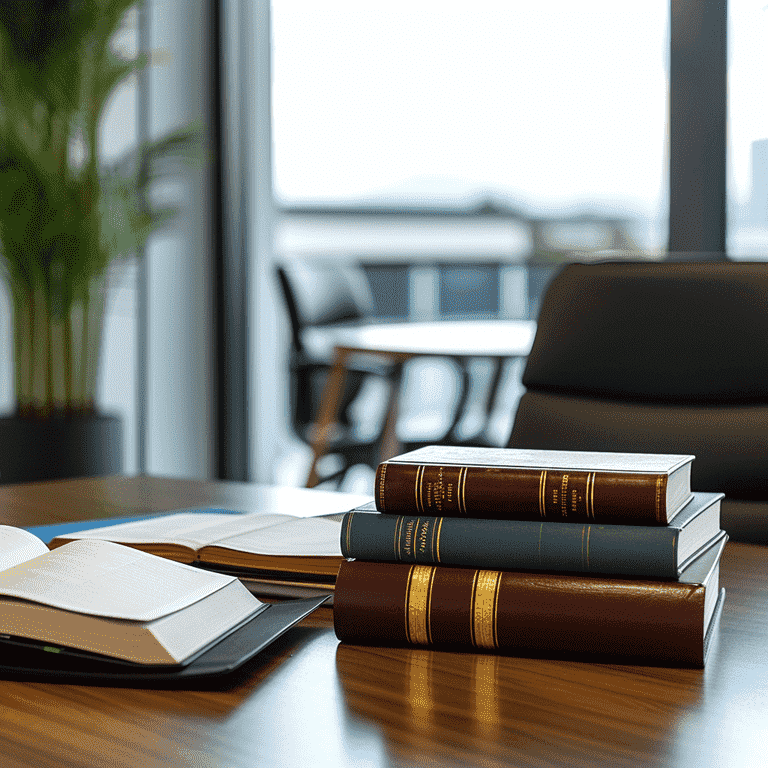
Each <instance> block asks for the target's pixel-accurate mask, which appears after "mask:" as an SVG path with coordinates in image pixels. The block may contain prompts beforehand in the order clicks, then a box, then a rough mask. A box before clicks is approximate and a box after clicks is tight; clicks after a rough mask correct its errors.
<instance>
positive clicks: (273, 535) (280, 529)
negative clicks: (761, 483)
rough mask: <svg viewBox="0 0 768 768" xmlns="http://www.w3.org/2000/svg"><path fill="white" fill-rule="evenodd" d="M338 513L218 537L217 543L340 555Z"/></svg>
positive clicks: (275, 552) (238, 547) (261, 552)
mask: <svg viewBox="0 0 768 768" xmlns="http://www.w3.org/2000/svg"><path fill="white" fill-rule="evenodd" d="M341 517H343V515H342V516H339V515H334V516H333V518H336V519H333V518H332V517H304V518H300V519H298V520H292V521H291V522H288V523H284V524H283V525H278V526H274V527H270V528H266V529H263V530H260V531H256V532H254V533H252V534H251V533H243V534H241V535H239V536H233V537H232V538H229V539H224V540H223V541H217V542H216V546H217V547H226V548H227V549H232V550H235V551H237V552H253V553H254V554H258V555H281V556H283V555H284V556H286V557H291V556H294V557H341V556H342V555H341V519H340V518H341Z"/></svg>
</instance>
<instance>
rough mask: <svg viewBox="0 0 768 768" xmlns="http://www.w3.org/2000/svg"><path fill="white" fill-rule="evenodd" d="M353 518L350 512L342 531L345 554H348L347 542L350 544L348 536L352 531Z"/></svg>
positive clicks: (352, 513) (353, 514)
mask: <svg viewBox="0 0 768 768" xmlns="http://www.w3.org/2000/svg"><path fill="white" fill-rule="evenodd" d="M354 516H355V513H354V512H350V513H349V514H348V515H347V525H346V528H345V530H344V539H345V541H346V542H347V547H346V548H347V552H349V542H350V535H351V532H352V531H351V529H352V518H353V517H354Z"/></svg>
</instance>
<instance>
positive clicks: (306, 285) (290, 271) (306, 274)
mask: <svg viewBox="0 0 768 768" xmlns="http://www.w3.org/2000/svg"><path fill="white" fill-rule="evenodd" d="M276 272H277V278H278V281H279V283H280V287H281V289H282V292H283V297H284V299H285V303H286V307H287V309H288V315H289V317H290V320H291V337H292V342H293V346H294V348H295V349H296V350H299V351H301V350H302V349H303V344H302V339H301V334H302V331H303V330H304V329H305V328H308V327H310V326H324V325H334V324H337V323H343V322H352V321H360V320H363V319H365V318H366V317H370V316H371V315H372V314H373V312H374V302H373V295H372V293H371V289H370V286H369V285H368V282H367V279H366V276H365V273H364V272H363V271H362V269H361V268H359V267H355V266H351V265H336V264H328V263H324V262H310V261H300V260H294V261H290V262H285V263H283V264H281V265H280V266H278V267H277V268H276Z"/></svg>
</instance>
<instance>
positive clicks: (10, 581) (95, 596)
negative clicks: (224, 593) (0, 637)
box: [0, 539, 234, 621]
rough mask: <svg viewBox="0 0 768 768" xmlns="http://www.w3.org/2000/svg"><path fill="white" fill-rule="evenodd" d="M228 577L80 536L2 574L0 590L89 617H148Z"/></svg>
mask: <svg viewBox="0 0 768 768" xmlns="http://www.w3.org/2000/svg"><path fill="white" fill-rule="evenodd" d="M232 581H234V577H232V576H223V575H221V574H218V573H212V572H210V571H204V570H201V569H199V568H193V567H192V566H189V565H184V564H182V563H176V562H174V561H172V560H166V559H164V558H160V557H155V556H154V555H149V554H146V553H145V552H141V551H140V550H137V549H132V548H130V547H124V546H122V545H120V544H113V543H112V542H108V541H96V540H91V539H83V540H81V541H74V542H71V543H69V544H65V545H64V546H62V547H59V548H58V549H54V550H52V551H50V552H47V553H46V554H44V555H40V556H39V557H36V558H35V559H34V560H30V561H27V562H25V563H21V564H19V565H16V566H14V567H13V568H10V569H9V570H6V571H4V572H2V573H0V595H5V596H7V597H15V598H21V599H23V600H32V601H34V602H36V603H43V604H45V605H49V606H53V607H54V608H62V609H64V610H67V611H76V612H78V613H86V614H90V615H93V616H107V617H112V618H118V619H129V620H132V621H152V620H154V619H157V618H159V617H160V616H166V615H168V614H170V613H173V612H174V611H178V610H180V609H182V608H185V607H187V606H189V605H192V604H193V603H195V602H197V601H198V600H201V599H203V598H204V597H206V596H208V595H210V594H212V593H213V592H215V591H217V590H218V589H221V588H222V587H224V586H226V585H227V584H229V583H230V582H232Z"/></svg>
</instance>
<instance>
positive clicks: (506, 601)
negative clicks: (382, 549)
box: [333, 540, 725, 666]
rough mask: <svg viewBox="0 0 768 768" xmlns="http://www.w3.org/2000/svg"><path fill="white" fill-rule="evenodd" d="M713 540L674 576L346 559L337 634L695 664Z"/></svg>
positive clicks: (348, 638) (716, 604)
mask: <svg viewBox="0 0 768 768" xmlns="http://www.w3.org/2000/svg"><path fill="white" fill-rule="evenodd" d="M724 546H725V540H722V541H720V542H719V543H718V544H717V545H715V546H713V547H712V548H710V550H708V551H707V552H706V553H704V554H703V555H702V556H701V557H700V558H698V559H697V560H696V561H695V562H694V563H693V564H692V565H691V566H689V568H687V569H686V571H685V572H684V574H683V575H682V576H681V577H680V580H678V581H649V580H632V579H615V578H597V577H592V576H574V575H573V574H553V573H535V572H523V571H520V572H517V571H485V570H475V569H470V568H448V567H445V566H434V565H408V564H404V563H377V562H364V561H359V560H354V561H345V562H344V563H343V564H342V566H341V569H340V570H339V575H338V577H337V579H336V591H335V596H334V601H335V602H334V609H333V620H334V628H335V630H336V635H337V637H338V638H339V640H341V641H343V642H346V643H352V644H362V645H380V646H388V645H394V646H399V645H426V646H437V647H448V648H451V647H453V648H455V647H464V648H468V649H486V650H500V651H504V652H514V651H520V652H523V653H534V654H541V653H544V654H546V655H551V654H568V655H571V654H577V655H586V656H587V657H595V656H596V657H598V658H599V657H603V656H608V657H617V658H623V659H629V660H643V661H655V662H661V663H667V664H670V663H671V664H676V665H684V666H703V665H704V661H705V659H706V651H707V648H708V646H709V636H710V635H711V633H709V632H708V630H709V629H710V627H711V626H713V625H714V623H713V621H712V619H713V616H714V615H715V613H716V612H719V609H720V606H721V605H722V599H723V597H724V592H723V594H722V595H721V594H720V590H719V562H720V555H721V553H722V550H723V548H724Z"/></svg>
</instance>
